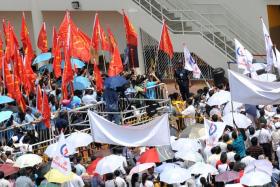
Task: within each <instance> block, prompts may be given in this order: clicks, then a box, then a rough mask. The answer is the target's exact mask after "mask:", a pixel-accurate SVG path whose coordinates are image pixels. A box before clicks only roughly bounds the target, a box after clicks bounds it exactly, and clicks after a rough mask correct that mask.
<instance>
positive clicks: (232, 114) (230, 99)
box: [228, 62, 238, 129]
mask: <svg viewBox="0 0 280 187" xmlns="http://www.w3.org/2000/svg"><path fill="white" fill-rule="evenodd" d="M228 69H229V70H230V62H228ZM230 103H231V116H232V121H233V125H234V126H235V127H236V129H238V127H237V125H236V123H235V121H234V116H233V101H232V94H231V93H230Z"/></svg>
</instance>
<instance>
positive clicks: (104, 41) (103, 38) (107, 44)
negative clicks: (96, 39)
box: [100, 26, 110, 51]
mask: <svg viewBox="0 0 280 187" xmlns="http://www.w3.org/2000/svg"><path fill="white" fill-rule="evenodd" d="M100 40H101V49H102V50H104V51H109V50H110V42H109V39H108V37H107V36H106V33H105V32H104V30H103V28H102V27H101V26H100Z"/></svg>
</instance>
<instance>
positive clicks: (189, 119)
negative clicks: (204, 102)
mask: <svg viewBox="0 0 280 187" xmlns="http://www.w3.org/2000/svg"><path fill="white" fill-rule="evenodd" d="M181 113H182V115H184V116H186V118H185V123H186V125H187V126H188V125H192V124H194V123H195V107H194V106H193V105H190V106H188V107H187V108H186V109H185V110H183V111H182V112H181Z"/></svg>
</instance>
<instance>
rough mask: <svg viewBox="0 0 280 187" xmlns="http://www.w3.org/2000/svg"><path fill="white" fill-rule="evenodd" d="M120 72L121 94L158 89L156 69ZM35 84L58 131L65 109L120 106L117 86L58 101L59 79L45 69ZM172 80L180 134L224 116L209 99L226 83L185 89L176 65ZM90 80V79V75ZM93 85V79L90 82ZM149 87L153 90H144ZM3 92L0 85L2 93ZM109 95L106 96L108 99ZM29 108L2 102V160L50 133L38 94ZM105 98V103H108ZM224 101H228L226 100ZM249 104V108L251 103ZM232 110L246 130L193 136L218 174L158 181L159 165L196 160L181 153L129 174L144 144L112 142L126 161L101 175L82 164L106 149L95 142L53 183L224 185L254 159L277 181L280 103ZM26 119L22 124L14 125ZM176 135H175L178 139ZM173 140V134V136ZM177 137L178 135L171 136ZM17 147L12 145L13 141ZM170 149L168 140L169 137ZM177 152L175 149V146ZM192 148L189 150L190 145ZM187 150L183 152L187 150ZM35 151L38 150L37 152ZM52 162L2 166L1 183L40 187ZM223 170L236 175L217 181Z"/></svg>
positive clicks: (143, 94)
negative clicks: (68, 175)
mask: <svg viewBox="0 0 280 187" xmlns="http://www.w3.org/2000/svg"><path fill="white" fill-rule="evenodd" d="M78 74H79V75H80V76H89V75H90V73H88V72H87V70H86V69H81V70H80V71H79V72H78ZM123 76H124V77H125V78H126V79H127V80H128V84H127V85H126V87H125V90H124V94H126V95H127V96H128V95H129V94H131V93H133V94H134V97H139V98H148V99H156V98H157V93H156V91H155V88H154V87H153V86H155V85H157V84H158V83H160V80H159V79H158V78H157V76H156V75H155V74H151V75H149V76H147V78H145V77H144V76H140V75H136V74H135V73H134V72H132V73H130V74H129V73H124V74H123ZM38 77H40V78H38V81H37V82H38V84H40V85H41V86H42V87H45V88H46V89H47V90H48V97H49V101H50V103H49V104H50V107H51V110H52V114H53V118H52V125H53V128H54V129H55V130H56V131H57V133H56V134H58V133H59V132H61V131H65V130H67V126H68V119H67V110H68V109H72V108H76V107H79V106H83V105H89V104H95V103H97V102H98V101H105V105H106V109H107V111H119V110H120V108H116V109H114V108H108V106H113V105H114V103H116V104H117V105H118V97H119V96H120V95H119V93H118V92H117V91H116V90H113V89H108V90H109V92H110V93H106V89H105V90H104V93H103V94H100V93H97V92H96V91H95V89H94V86H91V87H90V88H88V89H85V90H84V91H80V90H77V91H74V95H73V96H71V99H70V100H69V101H62V102H61V103H60V99H59V98H60V89H59V88H60V86H59V80H55V79H54V78H53V77H52V74H51V73H49V72H48V71H47V70H45V71H44V72H43V73H42V75H40V76H38ZM175 78H176V83H177V84H178V86H179V90H178V89H177V86H176V89H177V90H178V91H180V93H177V92H174V93H172V94H170V95H169V98H170V100H171V103H172V105H171V113H170V119H172V118H175V120H170V124H171V126H173V127H175V128H176V129H177V132H178V134H180V132H181V131H182V130H184V129H185V128H190V127H194V126H196V125H198V124H203V119H204V118H207V119H209V120H211V121H213V122H217V121H222V116H223V115H224V112H225V111H224V110H223V109H224V105H222V106H209V105H208V104H207V100H208V99H209V98H210V97H211V96H212V95H213V94H215V93H217V92H219V91H221V90H229V88H228V86H227V85H217V86H215V87H212V88H208V87H204V88H202V89H198V90H197V91H196V93H190V92H189V90H188V89H189V86H190V85H191V84H190V81H189V77H188V72H185V71H184V69H183V67H182V66H180V67H179V68H178V69H177V70H176V71H175ZM90 79H92V78H90ZM93 85H94V83H93ZM147 87H152V88H153V89H150V90H148V91H147V90H146V89H147ZM4 92H5V91H4V90H2V93H4ZM106 97H107V98H106ZM26 102H28V106H29V107H28V108H27V110H26V113H22V112H21V111H20V110H18V108H17V106H16V104H15V103H14V102H12V103H7V104H4V105H1V111H7V110H11V111H13V112H14V113H13V115H12V117H11V118H10V119H9V120H6V121H4V122H3V123H2V124H1V129H2V130H4V129H6V128H11V127H13V128H11V129H10V130H9V133H5V134H4V133H3V134H1V143H2V147H1V152H2V153H1V160H0V161H1V163H3V164H13V163H14V161H15V159H16V157H17V156H18V155H17V154H15V153H16V152H17V150H18V149H19V150H18V151H19V153H21V154H22V153H23V154H24V153H28V152H29V151H32V150H30V149H29V147H28V146H24V145H30V144H33V143H35V142H39V141H40V140H42V138H43V134H44V133H46V134H47V135H48V136H50V134H48V133H49V131H48V129H46V127H45V126H44V124H43V122H42V121H41V120H40V114H39V113H38V111H36V95H32V94H31V95H30V96H29V98H26ZM108 103H109V104H108ZM225 104H226V103H225ZM251 108H252V107H251ZM236 112H240V113H242V114H244V115H247V116H248V117H249V118H251V119H252V124H251V125H250V126H249V127H248V128H247V129H239V128H237V127H233V126H230V125H227V126H226V128H225V130H224V133H223V135H222V136H221V137H220V139H219V142H218V143H217V144H216V145H213V146H211V147H209V146H206V145H205V138H204V139H203V138H198V139H197V141H198V142H199V144H200V145H201V147H200V149H199V150H197V153H198V154H199V155H200V156H201V157H202V158H203V160H202V162H205V163H207V164H209V165H211V166H213V167H214V168H216V169H217V171H218V172H217V173H215V174H213V173H208V174H206V173H203V172H202V173H201V174H197V173H196V174H192V176H191V178H189V179H188V180H186V181H185V182H182V183H178V184H167V183H164V182H161V180H160V172H159V171H158V167H160V166H161V165H164V164H166V163H173V164H176V165H178V166H180V167H182V168H190V167H191V166H192V165H193V164H195V162H192V161H187V160H183V159H181V158H176V157H174V158H172V159H169V160H165V161H163V162H160V163H156V167H151V168H149V169H147V170H145V171H144V172H141V173H133V174H129V173H130V170H131V168H132V167H133V166H135V165H136V164H138V159H139V158H140V157H141V154H142V153H143V152H145V150H147V149H150V148H149V147H146V148H143V147H141V148H127V147H113V146H110V147H109V148H108V149H106V151H109V154H117V155H122V156H123V157H124V158H125V159H126V164H124V167H123V168H122V169H120V170H116V171H115V172H113V173H108V174H106V175H104V176H100V175H98V174H97V173H95V172H94V171H93V172H92V171H91V172H89V171H88V170H87V169H86V168H87V167H88V166H89V164H90V163H91V162H94V161H95V160H97V159H100V157H103V156H104V155H102V153H103V152H104V150H105V148H104V146H102V145H99V144H95V146H94V147H95V149H94V150H95V151H94V152H93V153H91V154H90V155H89V158H90V159H84V158H82V157H81V156H82V154H81V153H78V154H76V155H74V156H72V157H71V162H72V172H73V173H75V177H74V178H73V179H71V180H70V181H68V182H65V183H63V184H53V185H54V186H55V185H57V186H59V185H61V186H93V187H97V186H105V187H111V186H112V187H113V186H119V187H125V186H132V187H135V186H136V187H138V186H141V187H144V186H151V187H152V186H193V187H195V186H197V187H199V186H203V187H204V186H205V187H206V186H226V185H229V184H239V182H240V178H241V177H242V176H243V175H244V170H245V168H246V167H247V166H249V165H250V164H251V163H252V162H254V161H255V160H264V159H265V160H267V161H269V162H271V163H272V165H273V172H272V174H271V183H269V184H266V186H278V183H279V182H280V170H279V163H280V162H279V160H278V159H280V146H279V143H280V136H279V135H280V134H279V133H280V131H279V130H280V121H279V120H280V107H279V106H277V105H275V106H272V105H271V106H255V108H254V111H253V112H252V111H250V110H248V108H247V106H245V105H240V106H239V107H238V108H236ZM112 120H114V122H115V123H119V121H118V120H119V119H117V117H116V116H113V118H112ZM20 124H24V125H23V126H22V127H18V126H19V125H20ZM177 138H178V137H176V139H177ZM174 139H175V138H174ZM175 141H176V140H175ZM18 144H19V145H20V146H16V145H18ZM171 148H172V141H171ZM174 152H176V151H174ZM190 152H191V150H190ZM186 153H187V152H186ZM38 154H39V153H38ZM49 165H50V161H49V162H44V163H42V164H40V165H36V166H34V168H24V169H21V170H20V171H19V172H17V173H15V174H13V175H9V176H5V175H4V171H1V172H0V178H1V180H0V186H13V185H15V186H39V185H41V186H44V185H47V184H49V183H48V181H47V180H46V179H45V178H44V174H45V173H44V172H45V171H44V172H43V171H42V170H43V168H45V167H46V166H49ZM226 171H235V172H238V173H239V177H238V178H237V179H234V180H233V181H227V183H224V182H217V181H215V175H218V174H222V173H224V172H226Z"/></svg>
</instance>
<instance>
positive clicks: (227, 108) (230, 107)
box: [223, 101, 243, 115]
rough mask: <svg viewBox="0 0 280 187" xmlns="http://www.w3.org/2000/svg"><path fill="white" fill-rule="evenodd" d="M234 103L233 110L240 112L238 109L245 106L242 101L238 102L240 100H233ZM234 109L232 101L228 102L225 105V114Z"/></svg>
mask: <svg viewBox="0 0 280 187" xmlns="http://www.w3.org/2000/svg"><path fill="white" fill-rule="evenodd" d="M232 105H233V112H238V110H239V109H240V108H241V107H242V106H243V104H242V103H238V102H235V101H232ZM231 111H232V106H231V102H228V103H227V104H226V106H225V107H224V110H223V114H224V115H225V114H228V113H230V112H231Z"/></svg>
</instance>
